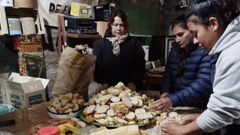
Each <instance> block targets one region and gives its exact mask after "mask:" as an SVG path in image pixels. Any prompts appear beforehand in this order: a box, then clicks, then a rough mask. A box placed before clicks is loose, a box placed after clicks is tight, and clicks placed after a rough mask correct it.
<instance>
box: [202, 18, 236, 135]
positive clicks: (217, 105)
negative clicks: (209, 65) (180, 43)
mask: <svg viewBox="0 0 240 135" xmlns="http://www.w3.org/2000/svg"><path fill="white" fill-rule="evenodd" d="M217 53H220V55H219V57H218V60H217V62H216V65H215V67H216V69H215V75H214V81H213V94H212V95H211V96H210V99H209V102H208V105H207V109H206V110H205V111H204V112H203V113H202V114H201V115H200V116H199V117H198V118H197V124H198V126H199V127H200V128H201V129H202V130H204V131H205V132H213V131H215V130H218V129H220V128H221V127H224V126H226V125H229V124H240V16H238V17H237V18H236V19H235V20H233V21H232V22H231V23H230V24H229V25H228V27H227V29H226V30H225V32H224V33H223V35H222V36H221V37H220V39H219V40H218V41H217V43H216V44H215V45H214V46H213V48H212V50H211V51H210V53H209V54H210V55H212V54H217Z"/></svg>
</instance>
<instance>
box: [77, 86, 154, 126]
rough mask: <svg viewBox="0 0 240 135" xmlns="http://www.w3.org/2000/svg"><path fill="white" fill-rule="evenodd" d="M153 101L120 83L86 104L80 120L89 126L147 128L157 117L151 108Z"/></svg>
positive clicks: (101, 92)
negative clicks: (133, 126)
mask: <svg viewBox="0 0 240 135" xmlns="http://www.w3.org/2000/svg"><path fill="white" fill-rule="evenodd" d="M153 101H154V100H153V99H150V98H149V97H147V96H146V95H145V94H140V93H138V92H136V91H132V90H130V89H129V88H128V87H126V86H125V85H124V84H123V83H121V82H119V83H118V84H117V85H116V86H114V87H109V88H108V89H105V90H102V91H100V92H98V93H96V94H95V95H93V96H92V97H91V98H90V99H89V100H88V102H86V103H85V107H84V109H83V112H81V113H80V118H81V119H82V120H83V121H85V122H87V123H89V124H94V125H99V126H107V127H119V126H125V125H138V126H146V125H149V124H151V123H153V122H154V121H155V117H156V115H157V112H156V111H154V110H151V109H150V107H149V106H151V104H152V103H153Z"/></svg>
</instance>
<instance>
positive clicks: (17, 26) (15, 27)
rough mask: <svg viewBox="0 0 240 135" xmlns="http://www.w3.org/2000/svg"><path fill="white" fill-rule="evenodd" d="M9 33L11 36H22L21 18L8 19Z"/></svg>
mask: <svg viewBox="0 0 240 135" xmlns="http://www.w3.org/2000/svg"><path fill="white" fill-rule="evenodd" d="M7 20H8V31H9V35H21V34H22V28H21V22H20V19H19V18H8V19H7Z"/></svg>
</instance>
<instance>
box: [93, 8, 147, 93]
mask: <svg viewBox="0 0 240 135" xmlns="http://www.w3.org/2000/svg"><path fill="white" fill-rule="evenodd" d="M93 54H95V55H96V56H97V61H96V68H95V81H96V82H97V83H100V84H102V87H100V89H104V88H106V87H108V86H113V85H116V84H117V83H118V82H123V83H124V84H125V85H126V86H127V87H129V88H130V89H132V90H136V89H141V88H142V85H143V79H144V73H145V60H144V51H143V48H142V45H141V44H140V42H139V41H138V40H137V39H136V38H134V37H131V36H129V34H128V25H127V16H126V14H125V13H124V12H123V11H122V10H115V11H113V13H112V14H111V16H110V18H109V24H108V31H107V32H106V34H105V37H104V38H102V39H100V40H98V41H96V43H95V45H94V48H93Z"/></svg>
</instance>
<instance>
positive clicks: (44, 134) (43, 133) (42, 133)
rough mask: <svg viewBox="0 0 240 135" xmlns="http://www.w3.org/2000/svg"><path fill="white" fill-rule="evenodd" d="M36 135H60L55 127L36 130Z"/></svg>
mask: <svg viewBox="0 0 240 135" xmlns="http://www.w3.org/2000/svg"><path fill="white" fill-rule="evenodd" d="M38 135H60V129H59V128H58V127H57V126H47V127H43V128H40V129H39V130H38Z"/></svg>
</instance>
